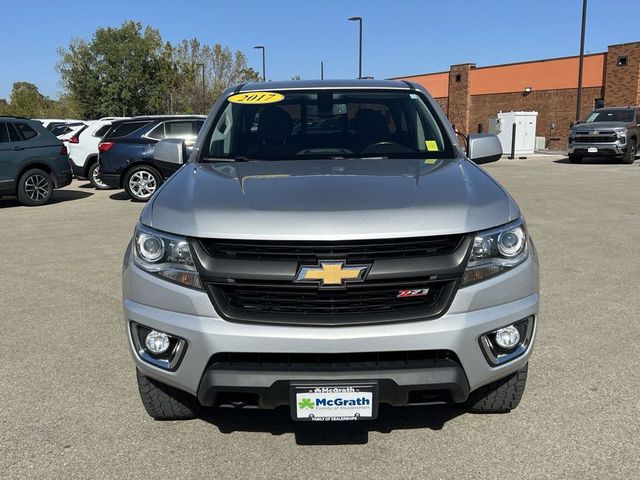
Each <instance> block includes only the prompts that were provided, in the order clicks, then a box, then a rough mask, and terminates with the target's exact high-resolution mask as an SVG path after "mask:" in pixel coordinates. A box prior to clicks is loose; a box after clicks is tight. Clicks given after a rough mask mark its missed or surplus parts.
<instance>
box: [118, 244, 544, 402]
mask: <svg viewBox="0 0 640 480" xmlns="http://www.w3.org/2000/svg"><path fill="white" fill-rule="evenodd" d="M538 292H539V285H538V265H537V261H536V259H535V257H534V255H531V256H530V257H529V258H528V259H527V260H526V261H525V262H524V263H523V264H522V265H520V266H518V267H516V268H514V269H513V270H511V271H509V272H506V273H503V274H501V275H498V276H496V277H493V278H491V279H488V280H485V281H483V282H480V283H477V284H474V285H470V286H467V287H465V288H462V289H459V290H458V292H457V293H456V296H455V299H454V301H453V303H452V304H451V306H450V308H449V310H448V312H447V313H446V314H445V315H444V316H442V317H440V318H437V319H434V320H426V321H418V322H403V323H390V324H382V325H351V326H338V327H318V326H291V325H269V324H247V323H234V322H231V321H227V320H224V319H222V318H220V316H219V315H218V314H217V313H216V311H215V309H214V307H213V305H212V303H211V300H210V297H209V296H208V295H207V294H206V293H205V292H203V291H199V290H193V289H189V288H185V287H182V286H179V285H176V284H173V283H170V282H168V281H166V280H163V279H160V278H158V277H155V276H153V275H150V274H148V273H146V272H144V271H142V270H140V269H139V268H138V267H136V266H135V265H134V264H133V263H132V261H131V259H130V258H129V256H127V258H126V260H125V265H124V270H123V298H124V314H125V322H126V325H127V327H126V330H127V334H128V336H129V345H130V348H131V351H132V354H133V359H134V362H135V364H136V366H137V368H138V369H140V370H141V371H142V373H144V374H145V375H147V376H149V377H152V378H155V379H157V380H159V381H160V382H163V383H166V384H168V385H172V386H174V387H176V388H179V389H181V390H184V391H186V392H189V393H191V394H193V395H196V396H198V397H199V399H200V401H201V402H202V403H203V404H212V403H213V402H214V401H215V395H217V394H218V393H221V392H242V391H244V392H251V391H255V389H256V388H258V389H263V390H262V394H263V395H262V398H261V402H260V406H263V407H272V406H277V405H278V404H282V403H283V402H286V401H287V398H286V396H285V395H284V393H283V392H284V390H283V388H284V387H283V385H284V386H285V387H286V386H287V385H288V383H289V382H290V381H293V380H295V381H311V382H313V381H326V380H333V381H338V380H340V381H343V380H360V379H365V378H366V379H369V380H375V381H378V382H379V383H380V382H381V383H380V385H381V401H386V402H387V403H391V404H403V402H405V401H406V398H407V395H408V394H409V393H410V390H412V389H413V390H430V389H439V388H441V387H442V386H443V385H445V386H444V387H442V388H446V389H447V390H448V391H449V393H450V394H451V398H452V399H453V401H456V402H460V401H463V400H464V399H465V398H466V396H467V395H468V393H469V392H470V391H473V390H475V389H477V388H479V387H481V386H483V385H486V384H488V383H491V382H493V381H495V380H498V379H500V378H503V377H505V376H507V375H509V374H510V373H512V372H514V371H516V370H518V369H519V368H521V367H522V366H524V364H526V363H527V361H528V359H529V356H530V355H531V351H532V348H533V344H534V340H535V331H534V334H533V338H532V341H531V343H530V344H529V346H528V348H527V350H526V351H525V352H524V353H523V354H522V355H521V356H520V357H518V358H516V359H514V360H513V361H510V362H508V363H505V364H503V365H499V366H491V365H490V364H489V363H488V362H487V360H486V359H485V357H484V355H483V353H482V350H481V348H480V345H479V338H480V337H481V336H482V335H483V334H485V333H487V332H489V331H492V330H495V329H498V328H501V327H503V326H506V325H509V324H511V323H514V322H517V321H518V320H521V319H524V318H526V317H529V316H533V317H534V318H535V321H536V324H535V325H536V328H537V319H538V318H537V317H538V303H539V294H538ZM130 322H136V323H138V324H140V325H143V326H147V327H149V328H153V329H157V330H160V331H164V332H167V333H169V334H171V335H174V336H177V337H180V338H182V339H184V340H186V342H187V348H186V351H185V353H184V357H183V358H182V360H181V363H180V365H179V367H178V368H177V369H176V370H175V371H167V370H163V369H161V368H158V367H155V366H153V365H151V364H149V363H147V362H145V361H143V360H142V359H141V358H140V357H139V356H138V354H137V353H136V352H135V349H134V347H133V343H132V338H131V329H130V327H129V324H130ZM405 351H449V352H453V354H454V355H455V357H456V359H457V361H458V367H459V368H457V367H456V365H448V366H447V365H439V366H442V367H452V368H445V369H444V370H441V371H437V370H428V371H422V372H418V371H408V370H400V371H368V372H367V371H365V372H362V371H359V372H349V371H346V372H341V373H339V374H338V373H335V372H332V373H330V374H329V373H327V372H322V371H313V372H310V371H309V372H295V373H294V374H291V373H288V372H253V373H250V374H247V373H246V372H244V373H243V372H229V371H225V372H219V371H213V372H212V371H211V369H210V368H209V364H210V360H211V358H212V356H213V355H215V354H217V353H265V354H266V353H328V354H339V353H362V352H405ZM416 382H417V383H416ZM385 385H386V386H385ZM385 390H388V391H389V392H390V393H389V394H388V395H387V394H383V393H382V392H383V391H385ZM385 398H386V400H385Z"/></svg>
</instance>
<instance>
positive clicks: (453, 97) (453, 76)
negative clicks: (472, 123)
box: [447, 63, 473, 133]
mask: <svg viewBox="0 0 640 480" xmlns="http://www.w3.org/2000/svg"><path fill="white" fill-rule="evenodd" d="M471 68H473V64H471V63H465V64H462V65H452V66H451V70H449V99H448V102H447V116H448V117H449V121H450V122H451V123H453V124H454V125H455V126H456V129H457V130H458V131H459V132H461V133H467V132H468V131H469V112H470V108H471V92H470V88H469V74H470V71H471Z"/></svg>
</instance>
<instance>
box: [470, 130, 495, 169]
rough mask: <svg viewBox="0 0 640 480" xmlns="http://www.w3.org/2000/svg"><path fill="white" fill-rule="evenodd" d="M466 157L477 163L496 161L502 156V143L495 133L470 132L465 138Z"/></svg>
mask: <svg viewBox="0 0 640 480" xmlns="http://www.w3.org/2000/svg"><path fill="white" fill-rule="evenodd" d="M467 157H468V158H469V160H473V161H474V162H475V163H477V164H478V165H480V164H483V163H490V162H496V161H498V160H500V157H502V145H501V144H500V140H498V137H497V136H496V135H491V134H488V133H472V134H470V135H469V137H468V138H467Z"/></svg>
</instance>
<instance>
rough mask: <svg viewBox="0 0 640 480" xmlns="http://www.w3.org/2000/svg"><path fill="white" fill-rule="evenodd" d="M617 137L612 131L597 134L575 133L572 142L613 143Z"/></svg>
mask: <svg viewBox="0 0 640 480" xmlns="http://www.w3.org/2000/svg"><path fill="white" fill-rule="evenodd" d="M617 139H618V137H617V136H616V134H615V133H614V132H600V133H598V135H576V136H575V140H574V143H613V142H615V141H616V140H617Z"/></svg>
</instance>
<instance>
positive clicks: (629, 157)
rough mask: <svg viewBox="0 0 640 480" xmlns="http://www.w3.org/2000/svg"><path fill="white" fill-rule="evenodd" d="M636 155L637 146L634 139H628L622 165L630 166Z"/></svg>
mask: <svg viewBox="0 0 640 480" xmlns="http://www.w3.org/2000/svg"><path fill="white" fill-rule="evenodd" d="M637 153H638V145H637V142H636V139H635V138H630V139H629V146H628V147H627V151H626V152H624V156H623V157H622V163H626V164H627V165H631V164H632V163H633V162H634V161H635V160H636V154H637Z"/></svg>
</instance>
